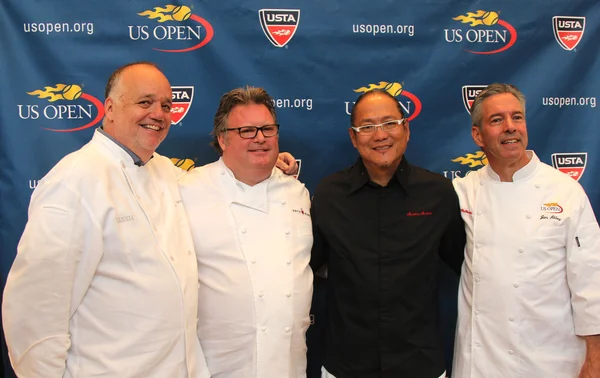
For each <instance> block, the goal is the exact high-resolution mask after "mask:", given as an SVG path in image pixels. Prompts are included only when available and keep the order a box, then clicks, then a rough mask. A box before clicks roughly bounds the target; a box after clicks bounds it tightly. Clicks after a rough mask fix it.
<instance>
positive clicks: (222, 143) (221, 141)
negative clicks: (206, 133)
mask: <svg viewBox="0 0 600 378" xmlns="http://www.w3.org/2000/svg"><path fill="white" fill-rule="evenodd" d="M225 135H227V134H221V135H219V136H218V137H217V140H218V141H219V147H221V150H223V152H225V150H226V149H227V145H228V144H229V143H227V141H226V140H225Z"/></svg>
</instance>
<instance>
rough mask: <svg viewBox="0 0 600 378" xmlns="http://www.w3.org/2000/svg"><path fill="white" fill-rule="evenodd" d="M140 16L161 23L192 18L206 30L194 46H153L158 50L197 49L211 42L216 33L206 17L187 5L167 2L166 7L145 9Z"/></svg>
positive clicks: (182, 50)
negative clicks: (168, 47) (161, 47)
mask: <svg viewBox="0 0 600 378" xmlns="http://www.w3.org/2000/svg"><path fill="white" fill-rule="evenodd" d="M138 16H142V17H148V18H149V19H151V20H156V21H157V22H159V23H163V22H166V21H173V22H183V21H187V20H192V21H195V22H197V23H199V24H200V25H202V27H203V28H204V29H205V30H206V36H204V39H203V40H201V41H200V42H199V43H197V44H196V45H194V46H192V47H188V48H185V49H178V50H165V49H157V48H152V49H153V50H156V51H162V52H172V53H182V52H188V51H192V50H196V49H199V48H200V47H202V46H204V45H206V44H208V42H210V40H211V39H212V37H213V35H214V34H215V32H214V29H213V27H212V25H211V24H210V23H209V22H208V21H206V20H205V19H204V18H202V17H200V16H198V15H195V14H193V13H192V9H191V8H190V7H187V6H185V5H172V4H167V5H165V6H164V8H162V7H154V8H153V10H145V11H143V12H140V13H138Z"/></svg>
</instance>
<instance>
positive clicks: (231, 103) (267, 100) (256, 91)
mask: <svg viewBox="0 0 600 378" xmlns="http://www.w3.org/2000/svg"><path fill="white" fill-rule="evenodd" d="M250 104H256V105H264V106H266V107H267V109H269V112H270V113H271V115H272V116H273V120H274V121H275V122H277V116H276V114H275V106H274V104H273V98H272V97H271V96H269V94H268V93H267V91H265V90H264V89H263V88H258V87H250V86H247V85H246V86H245V87H241V88H235V89H232V90H231V91H229V92H227V93H225V94H224V95H223V96H222V97H221V101H220V103H219V108H218V109H217V112H216V113H215V120H214V127H213V131H212V135H213V140H212V142H211V143H210V144H211V145H212V146H213V147H214V148H215V150H217V152H218V153H219V155H223V150H222V149H221V146H220V145H219V136H221V135H223V134H225V133H226V132H227V123H228V118H229V113H231V110H232V109H233V108H234V107H236V106H238V105H250Z"/></svg>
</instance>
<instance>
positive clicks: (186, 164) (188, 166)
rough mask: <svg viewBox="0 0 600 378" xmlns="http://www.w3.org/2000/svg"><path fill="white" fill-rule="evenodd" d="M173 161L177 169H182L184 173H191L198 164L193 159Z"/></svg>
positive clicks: (176, 159) (175, 159)
mask: <svg viewBox="0 0 600 378" xmlns="http://www.w3.org/2000/svg"><path fill="white" fill-rule="evenodd" d="M171 161H172V162H173V164H175V166H176V167H178V168H181V169H183V170H184V171H191V170H192V169H194V168H195V167H196V162H194V161H193V160H192V159H179V158H171Z"/></svg>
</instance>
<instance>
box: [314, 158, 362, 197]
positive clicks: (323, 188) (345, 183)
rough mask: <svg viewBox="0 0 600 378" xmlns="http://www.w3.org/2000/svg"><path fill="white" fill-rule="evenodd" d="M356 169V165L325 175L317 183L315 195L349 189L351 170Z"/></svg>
mask: <svg viewBox="0 0 600 378" xmlns="http://www.w3.org/2000/svg"><path fill="white" fill-rule="evenodd" d="M353 168H354V169H356V168H355V166H354V165H353V166H350V167H347V168H344V169H342V170H340V171H337V172H335V173H331V174H329V175H327V176H325V177H324V178H323V179H321V181H320V182H319V183H318V184H317V188H316V189H315V196H316V195H317V194H319V193H331V192H340V191H345V190H349V188H350V177H349V175H350V170H351V169H353Z"/></svg>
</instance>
